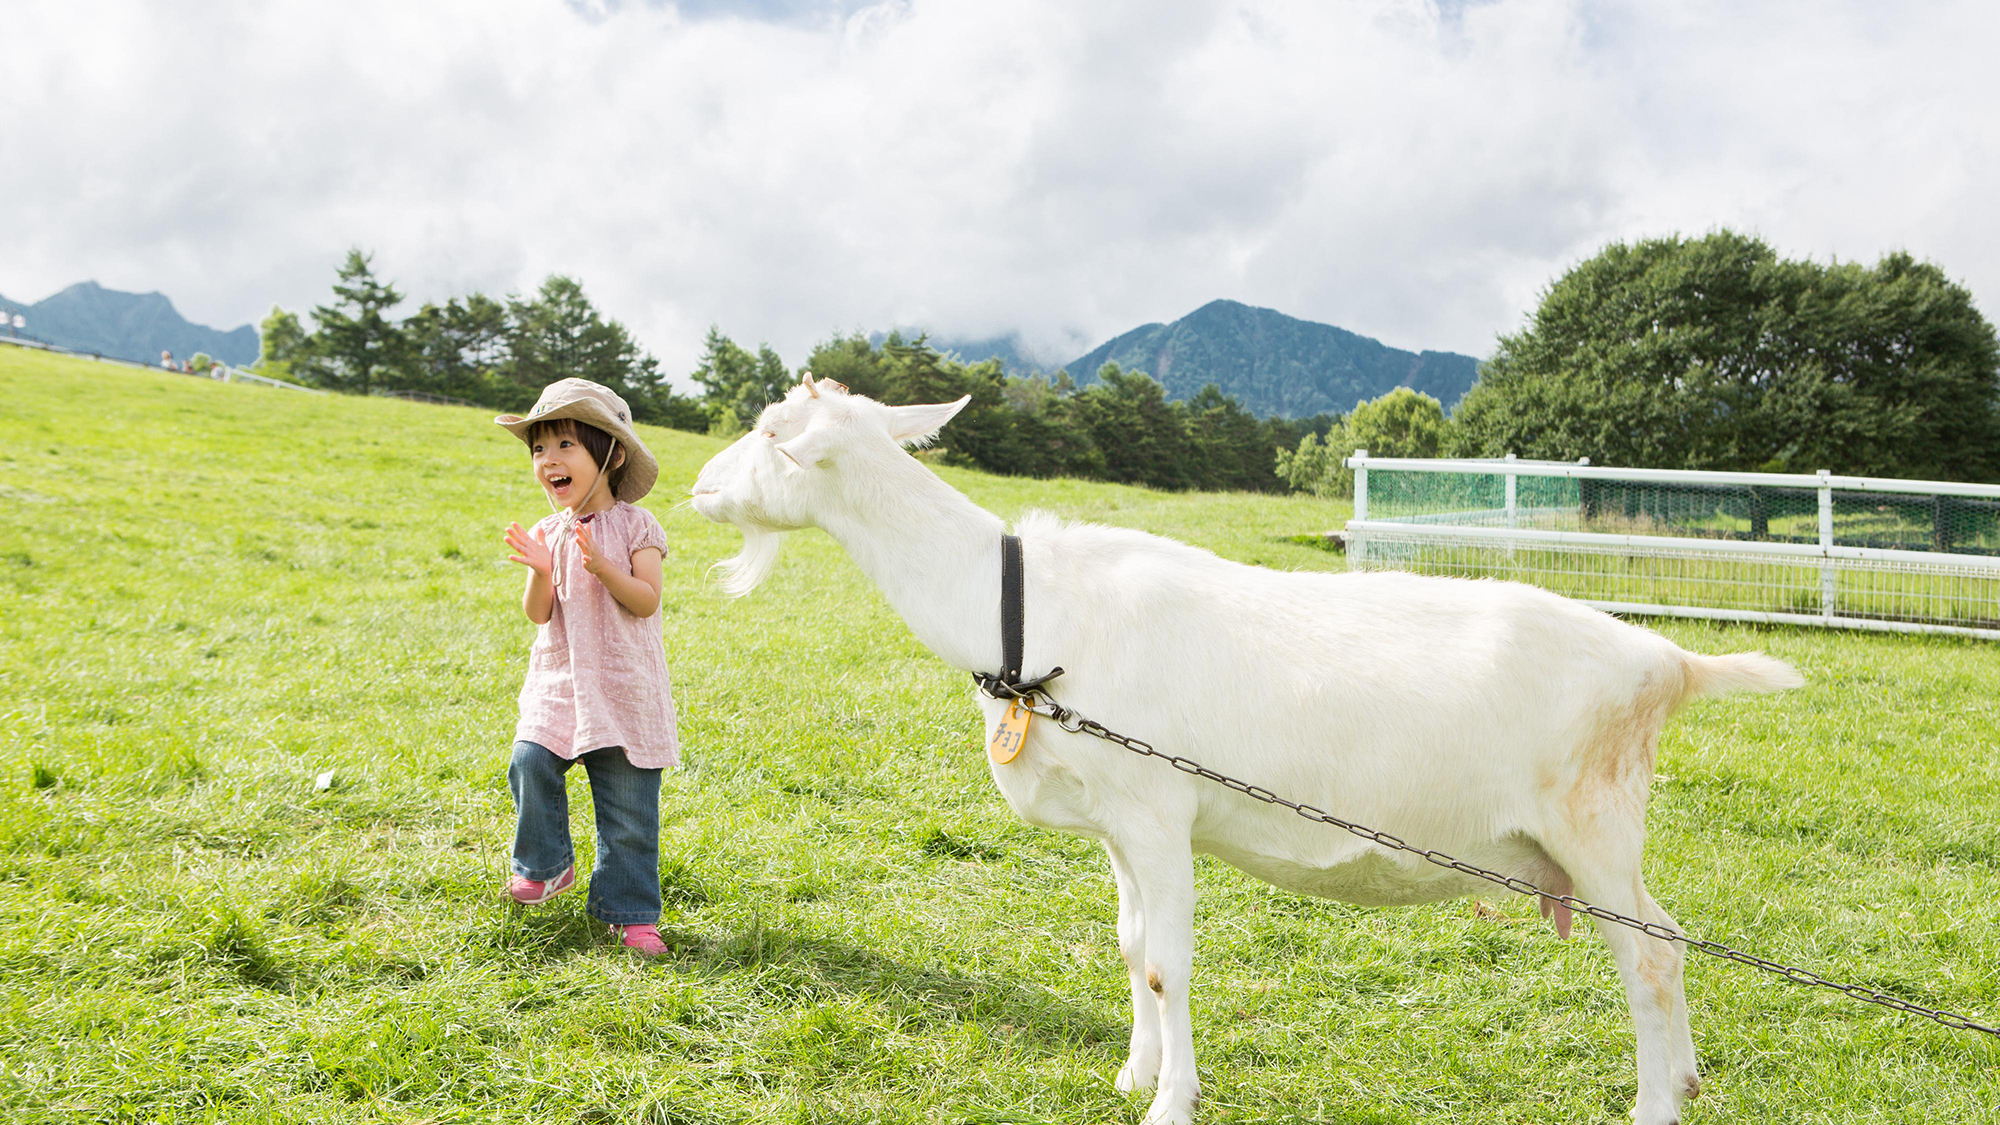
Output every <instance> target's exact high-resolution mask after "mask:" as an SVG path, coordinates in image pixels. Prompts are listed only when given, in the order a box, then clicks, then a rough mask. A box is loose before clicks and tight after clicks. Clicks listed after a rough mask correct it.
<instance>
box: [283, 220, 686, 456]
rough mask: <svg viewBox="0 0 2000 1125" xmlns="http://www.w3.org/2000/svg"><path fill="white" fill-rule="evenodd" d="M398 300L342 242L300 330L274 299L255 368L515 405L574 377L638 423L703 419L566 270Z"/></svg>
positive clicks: (336, 383) (320, 383)
mask: <svg viewBox="0 0 2000 1125" xmlns="http://www.w3.org/2000/svg"><path fill="white" fill-rule="evenodd" d="M402 301H403V294H402V293H400V292H398V291H397V289H396V288H395V286H394V285H392V284H391V283H389V282H387V281H384V280H382V279H381V278H379V277H377V276H376V274H375V271H374V268H373V264H372V261H371V259H370V257H369V256H368V255H366V254H363V253H362V252H361V251H359V250H350V251H348V254H347V260H346V261H345V262H344V263H343V264H342V265H341V267H340V269H339V271H338V273H337V275H336V278H335V281H334V284H333V300H332V301H331V302H329V303H328V304H325V305H320V306H318V307H316V308H314V309H313V310H312V320H313V326H312V328H311V330H310V331H308V330H307V328H306V326H305V324H304V323H303V322H301V320H300V319H299V317H298V316H297V315H296V314H293V313H290V312H287V311H286V310H284V309H279V308H274V309H272V310H271V314H270V315H269V316H267V317H265V318H264V322H263V324H262V325H261V326H260V327H259V331H260V332H261V333H262V336H263V352H262V357H261V358H260V359H259V361H258V366H259V368H260V369H261V370H263V371H265V372H267V373H269V374H272V375H274V376H276V377H278V378H283V379H293V380H296V381H298V382H301V383H304V384H306V385H308V386H314V387H323V388H326V389H328V390H334V391H345V392H348V393H351V394H379V393H384V392H399V391H401V392H411V391H414V392H421V393H425V394H435V395H443V396H446V397H448V398H455V399H461V400H463V401H466V402H470V403H473V404H475V405H478V406H486V407H491V408H493V409H495V410H506V411H514V412H520V411H525V410H526V409H528V408H529V407H530V406H533V405H534V402H535V399H536V397H537V396H539V395H540V394H541V393H542V388H543V387H546V386H548V385H549V384H550V383H553V382H555V381H556V380H557V379H562V378H566V377H568V376H578V377H581V378H585V379H591V380H594V381H596V382H599V383H602V384H604V385H605V386H607V387H610V388H611V389H612V390H614V391H617V392H618V394H619V395H620V397H622V398H624V399H625V401H626V403H627V404H628V405H630V406H631V407H632V416H633V418H634V419H636V420H638V421H641V422H648V423H651V424H653V425H657V426H673V427H675V428H677V429H694V430H700V429H706V428H707V426H708V417H709V416H708V414H707V412H706V411H704V410H703V408H702V404H701V403H699V402H698V401H696V400H694V399H691V398H689V397H687V396H684V395H679V394H676V393H674V390H673V388H672V387H671V386H669V385H668V384H667V381H666V379H665V377H664V376H663V375H662V373H661V371H660V365H659V361H658V360H656V359H654V358H653V357H652V356H651V355H649V354H648V353H647V352H646V351H645V349H643V348H641V347H640V346H639V344H638V342H637V341H636V340H634V339H633V338H632V334H631V333H630V332H628V331H627V330H626V328H625V326H624V325H622V324H620V323H619V322H617V321H616V320H612V319H609V318H607V317H605V316H604V315H603V314H602V313H601V312H599V311H598V310H597V308H596V307H595V306H594V305H592V304H591V302H590V298H589V297H587V296H585V294H584V291H583V286H582V285H581V284H580V283H578V282H577V281H576V280H575V279H574V278H570V277H564V276H562V275H560V274H557V275H553V276H551V277H549V278H548V280H546V281H544V282H543V283H542V286H541V288H540V290H538V291H537V292H536V293H535V294H534V295H533V296H528V297H520V296H510V297H506V298H504V299H495V298H492V297H488V296H486V295H485V294H483V293H473V294H471V295H469V296H465V297H453V298H451V299H450V300H448V301H446V302H444V303H443V304H436V303H427V304H425V305H424V306H423V307H422V308H420V309H418V310H417V311H416V312H415V313H412V314H411V315H409V316H407V317H404V318H402V319H400V320H398V319H396V318H394V317H392V316H391V315H390V313H389V310H391V309H393V308H395V307H396V306H397V305H399V304H401V303H402Z"/></svg>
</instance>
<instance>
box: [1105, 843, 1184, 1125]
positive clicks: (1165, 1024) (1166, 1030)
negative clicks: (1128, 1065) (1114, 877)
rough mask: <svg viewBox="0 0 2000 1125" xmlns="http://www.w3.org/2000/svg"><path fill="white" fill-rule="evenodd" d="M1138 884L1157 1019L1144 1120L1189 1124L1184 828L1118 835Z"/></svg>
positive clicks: (1150, 1123) (1156, 1124) (1155, 1124)
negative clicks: (1155, 1081) (1155, 1069)
mask: <svg viewBox="0 0 2000 1125" xmlns="http://www.w3.org/2000/svg"><path fill="white" fill-rule="evenodd" d="M1118 847H1119V849H1120V850H1121V851H1123V852H1124V854H1125V858H1126V860H1127V861H1128V862H1129V864H1130V867H1131V875H1132V881H1133V883H1134V884H1135V885H1137V887H1138V889H1139V903H1140V911H1141V918H1142V922H1141V924H1142V925H1143V926H1144V927H1145V943H1146V955H1145V965H1146V973H1145V985H1146V990H1147V991H1148V992H1151V993H1152V994H1153V1005H1154V1008H1155V1009H1156V1010H1157V1011H1158V1013H1159V1020H1160V1085H1159V1089H1158V1091H1157V1092H1156V1093H1155V1094H1154V1095H1153V1104H1152V1106H1151V1107H1150V1108H1148V1109H1147V1110H1146V1117H1145V1121H1144V1122H1143V1125H1189V1123H1190V1122H1191V1121H1193V1120H1194V1103H1195V1099H1196V1098H1198V1097H1200V1096H1201V1081H1200V1079H1199V1078H1198V1077H1197V1076H1196V1074H1195V1066H1194V1027H1193V1025H1192V1024H1191V1023H1190V1022H1189V1013H1188V991H1189V988H1190V987H1191V986H1192V984H1193V977H1194V853H1193V851H1192V850H1191V849H1190V848H1189V846H1188V838H1187V836H1186V835H1185V834H1180V835H1173V834H1167V833H1162V834H1160V835H1157V836H1151V835H1149V837H1148V838H1146V839H1144V840H1120V841H1119V844H1118Z"/></svg>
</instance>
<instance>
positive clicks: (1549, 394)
mask: <svg viewBox="0 0 2000 1125" xmlns="http://www.w3.org/2000/svg"><path fill="white" fill-rule="evenodd" d="M1454 420H1455V421H1456V422H1457V423H1458V426H1459V428H1460V435H1461V438H1462V441H1463V445H1462V449H1463V451H1465V452H1470V453H1475V454H1482V455H1489V456H1490V455H1499V454H1502V453H1507V452H1513V453H1518V454H1520V455H1522V456H1525V457H1537V458H1547V459H1553V460H1573V459H1575V458H1578V457H1589V458H1591V459H1592V460H1593V461H1595V462H1597V463H1599V464H1612V465H1634V466H1647V467H1667V468H1711V469H1771V470H1780V471H1809V470H1812V469H1819V468H1827V469H1832V470H1834V471H1836V472H1842V473H1863V474H1874V475H1883V476H1904V477H1923V478H1938V479H1947V480H1988V479H1996V478H2000V344H1997V343H1996V340H1995V336H1994V331H1993V327H1992V325H1991V324H1989V323H1988V322H1987V321H1986V319H1985V317H1983V316H1981V315H1980V313H1979V311H1978V309H1977V308H1975V307H1974V305H1973V303H1972V298H1971V295H1970V294H1969V293H1967V292H1966V290H1965V289H1964V288H1963V287H1961V286H1959V285H1957V284H1955V283H1953V282H1952V281H1951V280H1950V279H1949V278H1948V277H1946V276H1945V275H1944V273H1943V271H1942V270H1940V269H1938V267H1936V266H1935V265H1932V264H1930V263H1927V262H1918V261H1916V260H1915V259H1913V258H1911V257H1910V256H1909V255H1907V254H1901V253H1897V254H1890V255H1888V256H1887V257H1884V258H1883V259H1882V260H1881V261H1880V262H1879V263H1877V264H1876V265H1875V266H1874V267H1872V268H1869V267H1865V266H1862V265H1860V264H1858V263H1834V264H1821V263H1817V262H1812V261H1802V260H1790V259H1783V258H1780V257H1779V256H1778V255H1777V254H1776V253H1775V252H1774V251H1773V250H1772V249H1771V248H1770V247H1769V246H1767V245H1765V243H1764V242H1762V241H1761V240H1759V239H1757V238H1753V237H1749V236H1746V235H1741V234H1737V233H1734V232H1731V231H1717V232H1715V233H1712V234H1709V235H1706V236H1704V237H1702V238H1696V239H1687V238H1679V237H1672V238H1660V239H1652V240H1648V241H1643V242H1638V243H1634V244H1630V245H1627V244H1625V243H1615V244H1613V245H1611V246H1609V247H1606V248H1605V249H1604V250H1603V251H1602V252H1601V253H1599V254H1598V255H1597V256H1596V257H1594V258H1591V259H1590V260H1589V261H1586V262H1583V263H1582V264H1580V265H1578V266H1576V267H1575V268H1573V269H1571V270H1570V271H1569V272H1568V273H1566V274H1564V275H1563V276H1562V277H1561V278H1559V279H1558V280H1557V281H1556V282H1555V283H1554V284H1553V285H1551V286H1550V287H1549V290H1548V292H1547V293H1546V294H1545V295H1544V297H1543V299H1542V302H1541V305H1540V307H1538V308H1537V309H1536V311H1535V314H1534V317H1533V320H1532V321H1531V322H1530V324H1529V326H1528V327H1527V328H1526V329H1525V330H1524V331H1522V332H1520V333H1518V334H1516V335H1512V336H1503V337H1502V338H1501V340H1500V346H1499V349H1498V350H1497V351H1496V353H1495V354H1494V356H1493V358H1492V359H1491V360H1489V361H1487V363H1486V364H1485V366H1484V369H1483V371H1482V374H1481V378H1480V381H1479V383H1478V385H1477V386H1475V387H1474V388H1473V390H1472V392H1471V393H1470V394H1468V395H1467V396H1466V398H1465V399H1464V401H1463V402H1462V403H1461V404H1460V405H1459V407H1458V409H1457V410H1456V411H1455V412H1454Z"/></svg>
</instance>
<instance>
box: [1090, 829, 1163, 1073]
mask: <svg viewBox="0 0 2000 1125" xmlns="http://www.w3.org/2000/svg"><path fill="white" fill-rule="evenodd" d="M1104 850H1105V852H1106V853H1107V854H1108V855H1110V857H1111V874H1112V875H1113V876H1114V877H1115V878H1117V880H1118V955H1119V956H1120V957H1123V958H1124V959H1125V975H1126V976H1127V977H1128V978H1129V979H1130V981H1131V984H1132V1048H1131V1050H1130V1051H1128V1052H1127V1053H1126V1055H1125V1065H1124V1066H1122V1067H1120V1068H1119V1069H1118V1080H1117V1083H1116V1085H1117V1087H1118V1090H1119V1092H1120V1093H1126V1094H1129V1093H1131V1092H1133V1091H1134V1090H1150V1089H1152V1088H1153V1083H1154V1082H1155V1081H1156V1080H1158V1078H1159V1077H1160V1005H1159V998H1158V997H1156V996H1154V995H1153V990H1152V989H1151V988H1150V987H1148V986H1147V984H1146V912H1145V908H1144V900H1143V899H1142V898H1141V897H1140V894H1139V884H1138V881H1137V880H1136V879H1135V878H1134V877H1133V875H1132V865H1131V864H1130V863H1129V862H1127V861H1126V859H1125V856H1124V854H1123V853H1121V852H1120V851H1119V850H1118V846H1117V845H1116V844H1113V843H1112V842H1111V841H1109V840H1106V841H1105V842H1104Z"/></svg>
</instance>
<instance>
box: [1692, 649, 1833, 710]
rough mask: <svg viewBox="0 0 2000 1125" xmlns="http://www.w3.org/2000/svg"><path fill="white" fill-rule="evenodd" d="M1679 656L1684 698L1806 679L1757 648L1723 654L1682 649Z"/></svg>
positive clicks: (1793, 683)
mask: <svg viewBox="0 0 2000 1125" xmlns="http://www.w3.org/2000/svg"><path fill="white" fill-rule="evenodd" d="M1681 659H1682V661H1683V663H1684V665H1685V667H1686V668H1687V692H1686V695H1685V696H1684V698H1689V699H1691V698H1693V697H1695V696H1697V695H1721V694H1722V693H1724V692H1731V691H1756V692H1765V691H1783V690H1785V689H1786V688H1795V687H1798V686H1799V685H1801V684H1803V683H1805V682H1806V680H1805V677H1804V676H1801V675H1799V672H1798V669H1796V668H1794V667H1792V666H1791V665H1789V664H1787V663H1785V662H1784V661H1782V660H1779V659H1778V658H1777V657H1775V656H1765V655H1764V654H1763V653H1761V652H1732V653H1730V654H1729V655H1727V656H1703V655H1701V654H1699V653H1693V652H1683V653H1682V654H1681Z"/></svg>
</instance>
